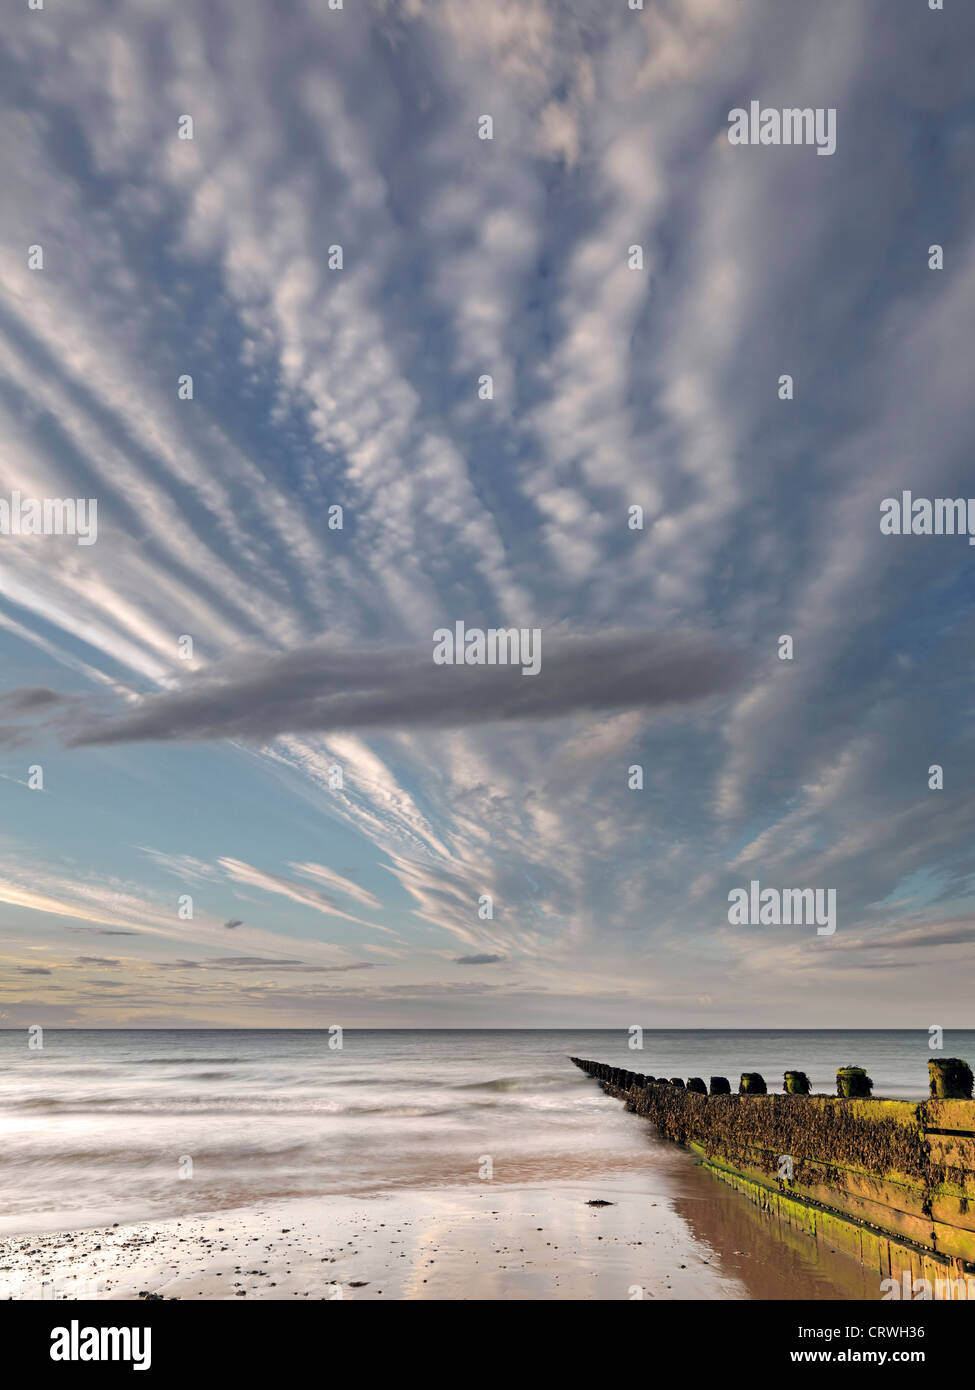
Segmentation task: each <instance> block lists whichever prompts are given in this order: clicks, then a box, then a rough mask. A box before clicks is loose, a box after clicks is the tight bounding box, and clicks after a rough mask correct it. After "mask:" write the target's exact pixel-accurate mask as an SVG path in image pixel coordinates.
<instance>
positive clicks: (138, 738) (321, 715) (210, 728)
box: [70, 631, 744, 747]
mask: <svg viewBox="0 0 975 1390" xmlns="http://www.w3.org/2000/svg"><path fill="white" fill-rule="evenodd" d="M743 670H744V658H743V655H742V653H741V652H738V651H734V650H733V649H731V648H730V647H729V645H728V644H727V643H724V642H720V641H718V640H716V639H714V638H712V637H710V636H703V635H700V634H694V633H681V634H677V635H673V636H661V635H659V634H652V633H646V632H626V631H617V632H609V633H604V634H598V635H578V634H576V635H567V634H560V635H556V636H554V637H552V638H551V639H550V640H548V641H545V640H544V639H543V647H542V664H541V670H540V672H539V673H538V674H537V675H535V676H526V675H524V674H523V673H522V670H521V668H520V667H519V666H437V665H434V663H433V645H432V641H431V645H430V646H429V647H428V648H426V650H423V651H417V650H416V649H415V648H413V649H404V650H400V651H397V650H391V649H388V648H376V647H358V648H356V647H347V646H346V647H343V646H338V645H336V644H334V643H330V642H326V643H314V644H312V645H310V646H307V647H304V648H300V649H298V650H296V651H293V652H289V653H287V654H285V655H283V656H274V655H263V656H260V655H252V656H248V657H241V658H235V659H234V660H233V661H232V662H229V663H228V664H227V665H226V666H225V667H223V668H222V669H220V670H217V671H211V672H209V673H207V674H206V675H205V676H199V677H197V678H196V680H194V681H193V682H192V683H191V684H190V685H189V686H188V687H187V688H185V689H183V690H180V691H177V692H174V693H171V694H169V693H167V694H162V695H153V696H148V697H146V698H145V699H144V700H143V701H141V702H140V704H139V705H138V706H137V708H136V709H135V710H134V711H131V712H128V713H125V714H122V715H119V716H116V717H115V718H112V719H107V720H104V721H102V722H101V723H96V724H90V725H89V726H88V727H86V728H83V729H81V730H79V731H78V732H76V733H75V734H74V735H73V737H72V738H71V739H70V742H71V743H72V744H73V745H75V746H79V747H83V746H93V745H101V746H105V745H109V744H116V743H136V742H147V741H153V742H167V741H175V740H200V739H215V738H239V739H247V740H258V741H269V740H271V739H273V738H275V737H276V736H277V735H279V734H283V733H295V732H309V731H315V732H324V731H328V730H348V729H357V728H397V729H402V728H416V727H424V726H434V727H439V728H443V727H451V726H464V725H469V724H482V723H492V722H499V721H500V722H508V721H537V720H544V719H556V718H560V717H564V716H566V715H572V714H581V713H586V714H591V713H594V712H603V711H615V710H622V709H648V710H649V709H658V708H664V707H666V706H671V705H675V704H684V703H687V702H690V701H694V700H699V699H703V698H705V697H706V696H709V695H714V694H716V693H723V692H725V691H728V690H731V689H733V688H734V686H735V685H736V684H737V683H738V681H739V679H740V677H741V675H742V673H743Z"/></svg>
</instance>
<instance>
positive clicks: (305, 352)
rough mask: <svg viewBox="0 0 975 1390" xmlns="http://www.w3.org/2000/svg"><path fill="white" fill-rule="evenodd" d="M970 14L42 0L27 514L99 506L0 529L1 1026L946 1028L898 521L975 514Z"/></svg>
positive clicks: (4, 467) (935, 834) (957, 774)
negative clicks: (744, 112) (769, 910)
mask: <svg viewBox="0 0 975 1390" xmlns="http://www.w3.org/2000/svg"><path fill="white" fill-rule="evenodd" d="M973 39H975V12H973V11H972V8H971V6H969V5H965V4H962V3H960V0H946V3H945V8H944V9H943V10H941V11H932V10H930V8H929V7H928V5H927V4H926V3H925V0H816V3H810V4H804V5H784V4H782V3H780V0H646V3H645V5H644V6H643V8H642V9H638V10H633V9H630V8H629V6H628V4H627V3H626V0H599V2H598V3H596V0H558V3H556V2H555V0H483V3H473V0H396V3H394V0H345V2H344V5H343V7H342V8H341V9H332V8H330V6H329V4H328V3H327V0H281V2H280V3H275V4H270V3H257V2H256V0H245V3H241V0H235V3H229V2H228V0H206V3H202V0H200V2H197V0H175V2H174V0H120V2H119V3H98V0H88V2H87V3H81V0H57V3H53V0H49V2H48V3H46V4H45V5H44V7H43V8H42V9H41V10H29V9H28V8H26V6H24V5H22V6H21V7H20V10H19V11H17V10H13V11H12V12H11V14H10V15H9V16H8V18H7V21H6V22H5V25H4V33H3V36H2V40H0V44H2V50H0V76H2V80H0V90H2V92H3V94H4V95H3V103H4V109H3V116H2V120H3V129H4V139H3V142H2V154H0V173H2V188H3V199H2V210H0V416H2V419H0V440H2V445H0V501H2V500H3V499H6V500H7V501H8V502H9V503H10V506H11V508H13V507H14V494H15V493H19V494H20V495H21V497H22V498H36V499H51V498H62V499H63V498H68V497H70V498H79V499H95V500H96V502H97V537H96V538H95V539H94V543H91V544H79V543H78V542H79V539H80V537H78V536H73V535H70V534H61V535H57V534H54V535H48V534H19V535H18V534H14V533H13V530H12V528H8V529H10V531H11V533H10V534H0V1026H4V1027H22V1026H28V1025H31V1024H42V1025H44V1024H47V1025H50V1026H58V1025H61V1026H72V1027H116V1026H128V1027H137V1026H145V1027H184V1026H185V1027H194V1026H196V1027H229V1026H235V1027H329V1026H333V1025H341V1026H346V1027H357V1026H359V1027H367V1026H368V1027H465V1026H466V1027H478V1026H491V1027H494V1026H498V1027H521V1026H524V1027H586V1026H603V1027H616V1026H619V1027H628V1026H630V1025H632V1024H640V1025H643V1026H645V1027H674V1028H682V1027H708V1026H713V1027H719V1026H729V1027H742V1028H754V1027H780V1026H790V1025H791V1026H808V1027H817V1026H822V1027H828V1026H834V1027H847V1028H849V1027H873V1026H896V1027H920V1028H925V1027H929V1026H931V1025H941V1026H955V1027H961V1026H969V1025H970V1024H971V1016H970V1012H969V1010H968V1004H969V998H970V985H969V982H970V978H971V968H972V941H973V935H975V917H973V908H975V901H973V870H975V865H973V863H972V845H973V843H975V800H973V798H972V796H971V794H970V788H971V785H972V779H973V775H975V734H973V724H972V704H973V697H972V681H971V676H972V650H973V647H972V641H973V635H975V634H973V603H972V600H973V596H975V587H973V580H972V576H973V573H975V551H973V550H972V549H971V548H970V547H969V546H968V545H967V544H966V542H965V538H964V537H963V536H957V535H954V536H952V535H925V534H907V535H890V534H883V533H882V531H881V526H880V520H881V516H882V504H883V502H884V500H885V499H887V498H897V499H899V498H900V497H901V494H902V491H903V490H905V489H908V490H911V492H912V493H913V495H914V496H915V497H923V498H931V499H934V498H938V497H943V498H956V497H958V498H966V499H967V497H968V496H969V495H970V494H971V495H973V496H975V479H973V473H972V444H973V439H975V421H973V415H972V408H971V407H972V394H973V393H972V384H971V334H972V324H973V322H975V224H973V213H975V205H973V191H975V190H973V183H972V179H971V170H972V168H973V163H975V103H973V78H972V75H971V52H972V41H973ZM753 100H754V101H759V102H760V103H761V104H762V107H764V108H775V109H784V108H795V107H798V108H805V107H809V108H814V109H821V110H824V111H825V110H830V109H832V110H834V111H835V130H836V148H835V152H833V153H831V154H829V155H827V156H825V157H823V156H821V155H820V154H819V153H818V152H817V149H816V148H815V147H814V146H809V145H792V146H786V145H774V144H749V145H740V144H733V143H732V142H731V140H729V113H730V112H731V111H732V110H734V109H736V108H742V109H749V106H750V102H751V101H753ZM187 116H189V117H191V118H192V126H191V128H190V127H189V126H188V125H187V123H186V121H185V117H187ZM485 116H490V118H491V126H492V128H491V129H490V134H491V136H492V138H490V139H487V138H482V136H483V135H484V134H485V133H486V132H487V130H488V126H487V125H486V124H485V122H484V120H483V118H484V117H485ZM190 129H191V133H192V138H185V137H186V135H187V134H188V133H189V132H190ZM932 247H941V248H942V255H941V261H942V264H941V267H940V268H937V267H936V268H932V260H935V261H937V260H938V257H937V256H933V254H932V250H931V248H932ZM31 248H34V250H33V251H32V250H31ZM37 248H39V249H40V251H41V263H40V264H38V256H37ZM337 248H341V251H340V255H339V254H337ZM634 248H636V250H635V249H634ZM339 261H340V262H341V263H340V264H339ZM32 262H33V265H32ZM785 376H788V377H790V378H791V381H792V389H791V393H790V391H789V389H788V387H787V386H786V387H783V384H782V379H783V377H785ZM187 377H191V378H192V398H191V399H190V398H187V385H186V381H185V378H187ZM485 377H490V379H491V388H492V389H491V394H490V395H489V394H488V393H487V387H486V386H485V382H484V378H485ZM181 382H182V385H181ZM790 394H791V399H790V398H789V396H790ZM336 508H338V509H340V511H336ZM636 509H641V510H636ZM0 515H2V507H0ZM972 517H973V521H972V524H973V529H975V503H973V513H972ZM639 519H642V523H643V524H642V528H641V527H639V526H637V525H636V522H637V520H639ZM339 520H340V521H341V525H340V526H339V525H338V524H337V522H338V521H339ZM458 622H462V623H464V624H465V625H466V628H467V629H470V628H482V629H485V630H486V629H490V628H518V629H519V630H520V629H526V631H527V633H529V634H530V633H534V632H537V634H538V639H537V640H538V643H539V650H540V653H541V659H540V664H539V669H538V671H537V674H523V672H522V670H521V668H520V667H518V666H510V665H509V666H501V665H499V666H493V667H491V666H481V665H473V666H466V665H464V666H450V665H441V664H437V663H435V662H434V660H433V652H434V646H435V643H434V634H435V633H436V632H437V630H438V629H441V628H448V629H450V630H451V631H453V630H454V627H455V624H457V623H458ZM783 637H789V638H791V647H792V651H791V657H790V656H788V655H787V654H786V655H784V653H787V651H788V646H789V644H788V643H786V644H783V642H782V641H781V639H782V638H783ZM186 638H191V639H192V649H190V644H189V643H187V641H186V640H185V639H186ZM935 766H937V767H939V768H941V769H942V773H941V781H942V782H943V785H942V786H941V787H938V786H932V785H931V783H932V781H934V782H935V783H936V782H937V781H938V780H939V779H938V777H937V775H936V774H934V775H933V774H932V773H931V771H930V769H931V768H933V767H935ZM634 768H639V769H642V786H637V785H633V784H634V783H635V782H637V781H639V780H640V779H639V777H638V776H637V775H636V774H635V773H634V772H633V771H632V769H634ZM753 881H757V882H758V883H759V884H760V885H761V887H762V888H763V889H765V888H774V889H776V890H777V891H783V890H786V889H802V888H812V889H814V890H822V891H823V892H824V893H826V892H829V891H832V892H834V893H835V903H836V910H835V930H834V931H832V932H830V933H821V932H819V931H818V930H817V928H816V926H815V925H812V924H809V923H804V924H801V925H775V924H774V923H762V922H748V923H745V924H741V923H732V922H731V921H729V894H731V893H733V892H734V890H735V889H737V888H740V887H748V886H749V885H750V884H751V883H752V882H753ZM190 900H191V901H190ZM190 911H191V912H192V915H191V916H190V915H189V913H190Z"/></svg>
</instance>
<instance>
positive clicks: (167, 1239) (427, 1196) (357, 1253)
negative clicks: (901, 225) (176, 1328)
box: [0, 1155, 876, 1300]
mask: <svg viewBox="0 0 975 1390" xmlns="http://www.w3.org/2000/svg"><path fill="white" fill-rule="evenodd" d="M678 1157H686V1156H684V1155H679V1156H678ZM680 1176H681V1179H682V1180H681V1181H679V1182H678V1184H677V1190H676V1191H675V1190H673V1189H672V1188H671V1190H669V1191H668V1188H670V1187H671V1185H670V1184H669V1183H668V1184H665V1185H664V1186H663V1187H662V1188H661V1190H660V1191H659V1192H657V1193H656V1194H654V1193H653V1192H652V1191H648V1190H647V1186H646V1183H645V1182H643V1181H641V1180H640V1179H639V1178H636V1177H634V1176H628V1177H617V1178H614V1179H611V1180H609V1181H607V1182H603V1183H586V1184H584V1185H578V1184H575V1183H564V1184H555V1185H554V1186H551V1185H549V1186H542V1185H526V1186H523V1187H500V1186H495V1187H491V1186H490V1185H489V1184H485V1186H484V1188H483V1189H471V1188H470V1187H465V1188H457V1189H445V1190H440V1191H437V1192H430V1193H416V1192H411V1193H408V1194H402V1193H397V1194H387V1195H375V1196H370V1197H368V1198H365V1199H362V1198H347V1197H324V1198H315V1199H305V1198H302V1199H296V1200H288V1201H278V1202H269V1203H263V1204H262V1205H261V1206H260V1207H259V1208H250V1207H248V1208H237V1209H233V1210H228V1211H223V1212H211V1213H207V1214H206V1215H202V1216H197V1217H188V1218H187V1217H184V1218H182V1219H179V1220H168V1221H162V1222H141V1223H137V1224H133V1225H117V1226H115V1225H113V1226H109V1227H102V1228H91V1229H85V1230H80V1231H71V1232H63V1231H62V1232H44V1233H42V1234H35V1235H24V1236H14V1237H8V1238H6V1239H5V1240H3V1241H2V1242H0V1297H2V1298H4V1299H9V1298H15V1299H24V1298H27V1299H43V1298H48V1299H57V1300H63V1299H93V1298H94V1299H99V1300H103V1299H104V1300H112V1299H139V1298H145V1297H147V1296H150V1297H153V1298H163V1299H173V1298H176V1299H197V1298H202V1299H230V1298H261V1299H268V1298H270V1299H285V1300H292V1299H304V1298H310V1299H323V1298H326V1299H331V1298H342V1299H346V1298H360V1299H378V1298H385V1299H394V1300H399V1299H410V1300H412V1299H447V1300H457V1299H460V1300H463V1299H488V1300H493V1299H505V1300H523V1299H542V1300H544V1299H556V1298H558V1299H565V1298H569V1299H581V1300H592V1299H596V1300H602V1299H638V1298H650V1299H657V1300H668V1299H715V1298H717V1299H749V1298H776V1297H783V1296H786V1295H788V1296H790V1297H800V1296H804V1297H810V1298H817V1297H818V1298H823V1297H839V1296H841V1297H845V1298H865V1297H871V1296H876V1294H871V1286H870V1282H869V1280H868V1279H867V1278H866V1277H865V1276H864V1272H863V1271H862V1270H860V1269H858V1268H857V1266H855V1265H854V1264H853V1263H852V1262H851V1261H849V1260H846V1259H845V1258H843V1257H840V1256H837V1257H835V1259H831V1258H830V1256H829V1252H826V1251H823V1250H822V1249H821V1248H817V1246H816V1243H815V1242H814V1241H811V1240H809V1239H808V1238H805V1237H803V1238H801V1239H798V1240H797V1239H794V1238H793V1239H789V1238H788V1236H786V1238H785V1239H783V1233H782V1232H781V1231H780V1230H779V1229H778V1228H776V1229H773V1228H772V1227H771V1225H770V1224H769V1222H768V1221H767V1220H765V1219H763V1218H762V1216H761V1215H760V1213H758V1212H757V1211H756V1210H755V1209H754V1208H751V1207H750V1205H749V1204H748V1203H747V1202H745V1201H744V1200H743V1199H742V1198H741V1197H740V1196H739V1195H738V1194H736V1193H733V1192H731V1191H730V1190H728V1189H726V1188H724V1187H723V1186H722V1185H721V1184H720V1183H718V1182H716V1181H715V1180H714V1179H712V1178H711V1177H709V1176H708V1175H707V1174H703V1173H701V1172H699V1171H698V1170H697V1169H695V1168H693V1166H692V1165H686V1166H685V1171H684V1173H683V1174H682V1175H680ZM590 1202H605V1203H608V1205H590ZM738 1242H740V1245H739V1244H738Z"/></svg>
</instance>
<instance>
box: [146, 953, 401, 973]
mask: <svg viewBox="0 0 975 1390" xmlns="http://www.w3.org/2000/svg"><path fill="white" fill-rule="evenodd" d="M156 963H157V965H158V966H159V967H160V969H162V970H256V969H257V970H269V969H273V970H297V971H300V972H301V974H303V975H344V974H346V973H347V972H348V971H350V970H376V969H378V968H379V967H378V965H377V963H376V962H375V961H371V960H359V961H353V962H352V963H351V964H349V965H309V964H308V963H307V962H305V961H303V960H294V959H293V958H288V957H286V958H285V959H284V960H273V959H268V958H266V957H264V956H214V957H212V958H211V959H210V960H173V961H157V962H156Z"/></svg>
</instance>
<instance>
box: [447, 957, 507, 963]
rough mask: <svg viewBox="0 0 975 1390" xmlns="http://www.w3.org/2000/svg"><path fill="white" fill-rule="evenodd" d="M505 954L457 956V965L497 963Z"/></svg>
mask: <svg viewBox="0 0 975 1390" xmlns="http://www.w3.org/2000/svg"><path fill="white" fill-rule="evenodd" d="M502 960H504V956H457V958H456V959H455V961H454V964H455V965H497V963H498V961H502Z"/></svg>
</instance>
